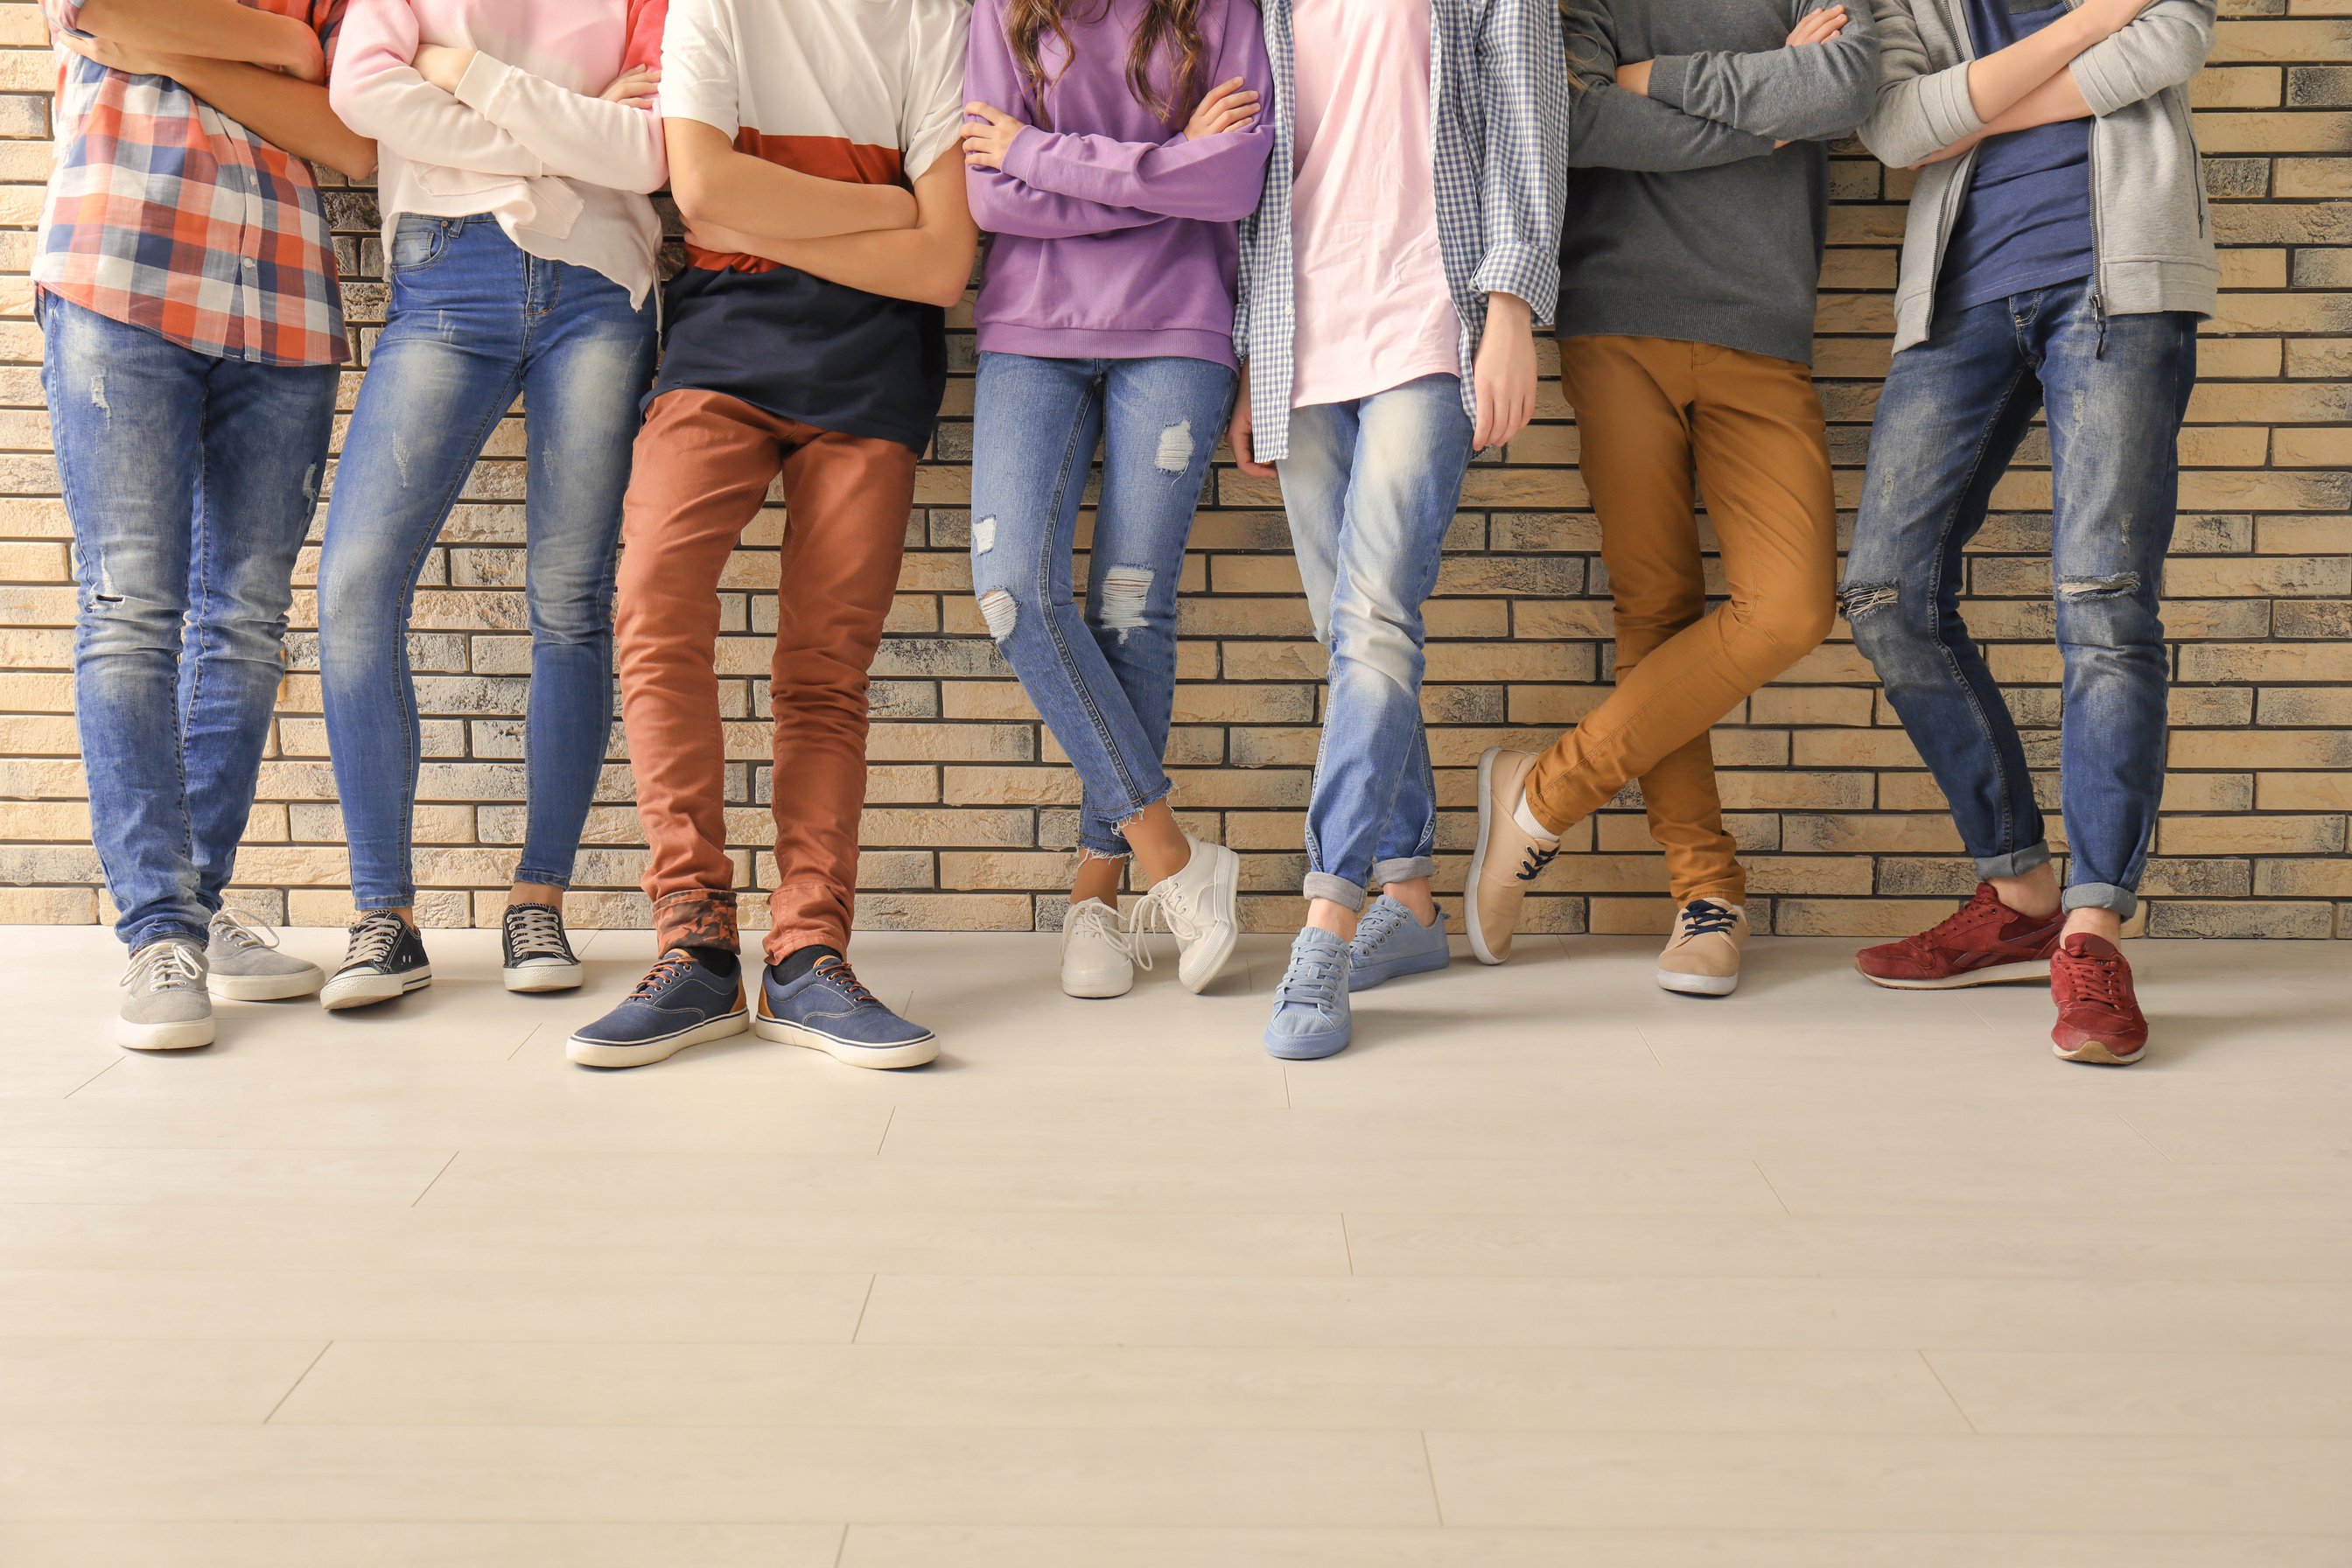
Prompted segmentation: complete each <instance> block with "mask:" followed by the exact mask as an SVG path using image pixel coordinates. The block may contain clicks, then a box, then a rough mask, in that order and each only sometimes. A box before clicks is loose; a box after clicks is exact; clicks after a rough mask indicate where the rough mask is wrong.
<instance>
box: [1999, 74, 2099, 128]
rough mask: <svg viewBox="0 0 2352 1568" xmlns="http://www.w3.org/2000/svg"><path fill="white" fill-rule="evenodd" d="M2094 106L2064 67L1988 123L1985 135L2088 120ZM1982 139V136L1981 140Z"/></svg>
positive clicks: (2072, 75)
mask: <svg viewBox="0 0 2352 1568" xmlns="http://www.w3.org/2000/svg"><path fill="white" fill-rule="evenodd" d="M2090 117H2091V106H2090V104H2089V103H2088V102H2087V101H2085V100H2084V97H2083V89H2082V88H2081V87H2079V86H2078V85H2076V83H2075V81H2074V72H2073V71H2070V70H2062V71H2060V72H2059V73H2058V74H2057V75H2056V76H2053V77H2052V78H2051V79H2049V80H2048V81H2045V82H2043V83H2042V85H2041V86H2040V87H2037V88H2035V89H2033V90H2032V92H2029V93H2027V94H2026V95H2025V96H2024V97H2023V98H2021V99H2019V100H2017V101H2016V102H2015V103H2012V104H2011V105H2010V106H2009V107H2008V108H2007V109H2005V110H2002V111H2001V112H2000V115H1999V116H1998V117H1997V118H1995V119H1993V120H1990V121H1986V122H1985V128H1984V135H1985V136H2003V135H2007V134H2008V133H2009V132H2012V131H2031V130H2032V129H2033V127H2035V126H2037V125H2056V124H2058V123H2059V122H2060V121H2067V120H2087V119H2089V118H2090ZM1981 139H1982V138H1979V140H1981Z"/></svg>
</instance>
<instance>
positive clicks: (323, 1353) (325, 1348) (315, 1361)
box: [261, 1340, 335, 1426]
mask: <svg viewBox="0 0 2352 1568" xmlns="http://www.w3.org/2000/svg"><path fill="white" fill-rule="evenodd" d="M334 1348H335V1342H334V1341H332V1340H329V1341H328V1342H326V1343H325V1344H322V1345H320V1347H319V1353H318V1354H317V1355H314V1356H312V1357H311V1358H310V1365H308V1366H306V1367H304V1368H303V1369H302V1372H301V1375H300V1376H298V1377H297V1378H295V1380H294V1381H293V1382H292V1383H289V1384H287V1385H286V1392H285V1393H283V1394H279V1395H278V1403H277V1404H275V1405H271V1406H270V1407H269V1414H268V1415H265V1416H263V1417H262V1418H261V1425H263V1426H268V1425H269V1424H270V1423H271V1422H272V1421H275V1420H277V1419H278V1412H279V1411H280V1410H283V1409H285V1408H286V1402H287V1401H288V1400H289V1399H291V1398H293V1397H294V1391H295V1390H296V1389H298V1388H299V1387H301V1386H302V1384H303V1382H304V1380H305V1379H307V1378H309V1377H310V1374H311V1373H313V1372H316V1371H317V1370H318V1367H319V1363H320V1362H322V1361H324V1360H326V1359H327V1352H329V1351H331V1350H333V1349H334Z"/></svg>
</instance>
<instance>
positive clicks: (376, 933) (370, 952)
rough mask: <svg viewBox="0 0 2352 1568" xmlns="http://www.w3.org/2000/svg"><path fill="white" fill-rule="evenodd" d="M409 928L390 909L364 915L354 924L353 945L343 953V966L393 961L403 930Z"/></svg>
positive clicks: (347, 967) (352, 932) (346, 967)
mask: <svg viewBox="0 0 2352 1568" xmlns="http://www.w3.org/2000/svg"><path fill="white" fill-rule="evenodd" d="M407 929H408V928H407V927H406V925H405V924H404V923H403V921H401V918H400V917H399V916H398V915H396V914H394V913H393V912H392V911H391V910H376V911H375V912H374V913H373V914H365V915H362V916H361V917H360V918H359V919H358V920H357V921H354V922H353V923H352V931H351V946H350V948H349V949H348V950H347V951H346V952H344V953H343V967H344V968H345V969H349V968H351V967H352V965H353V964H359V963H391V962H392V950H393V949H394V947H396V946H398V945H399V943H400V936H401V932H403V931H405V930H407Z"/></svg>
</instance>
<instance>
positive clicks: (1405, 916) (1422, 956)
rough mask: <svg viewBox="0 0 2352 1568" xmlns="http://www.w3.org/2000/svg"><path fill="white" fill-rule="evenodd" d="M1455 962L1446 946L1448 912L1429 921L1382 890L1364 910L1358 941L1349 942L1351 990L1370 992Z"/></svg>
mask: <svg viewBox="0 0 2352 1568" xmlns="http://www.w3.org/2000/svg"><path fill="white" fill-rule="evenodd" d="M1453 962H1454V951H1453V949H1451V948H1449V947H1447V946H1446V945H1445V915H1444V911H1443V910H1441V911H1439V913H1438V916H1437V918H1436V919H1435V920H1433V921H1431V922H1430V923H1429V924H1427V925H1423V924H1422V923H1421V921H1420V918H1419V917H1418V916H1416V915H1415V914H1414V913H1413V912H1412V910H1409V909H1406V908H1405V907H1404V906H1403V905H1402V904H1401V903H1398V902H1397V901H1396V900H1394V899H1391V898H1390V897H1389V896H1388V895H1387V894H1386V893H1382V894H1381V896H1380V898H1379V899H1377V900H1374V902H1373V904H1372V907H1371V908H1370V909H1369V910H1365V911H1364V919H1363V922H1362V923H1361V924H1360V925H1359V926H1357V927H1356V940H1355V941H1354V942H1349V944H1348V964H1349V967H1348V989H1349V990H1350V991H1370V989H1371V988H1372V987H1373V986H1375V985H1380V984H1385V983H1386V982H1388V981H1391V980H1394V979H1396V978H1397V977H1399V976H1400V975H1405V974H1427V973H1430V972H1431V971H1433V970H1438V969H1443V968H1444V967H1445V966H1446V965H1447V964H1449V963H1453Z"/></svg>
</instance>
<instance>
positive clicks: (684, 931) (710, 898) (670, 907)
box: [654, 888, 742, 952]
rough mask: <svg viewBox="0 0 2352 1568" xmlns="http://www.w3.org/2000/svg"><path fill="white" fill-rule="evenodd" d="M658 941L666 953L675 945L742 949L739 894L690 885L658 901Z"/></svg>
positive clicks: (655, 928)
mask: <svg viewBox="0 0 2352 1568" xmlns="http://www.w3.org/2000/svg"><path fill="white" fill-rule="evenodd" d="M654 940H655V942H656V945H657V946H658V947H659V948H660V949H661V951H662V952H668V951H669V950H670V949H671V948H673V947H717V948H724V949H726V950H727V951H728V952H737V951H740V949H741V947H742V941H741V938H740V937H739V936H738V935H737V934H736V930H735V895H734V894H733V893H731V892H729V893H714V892H709V891H707V890H705V889H701V888H688V889H685V890H683V891H681V892H676V893H670V894H667V895H665V896H664V897H662V898H658V899H656V900H654Z"/></svg>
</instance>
